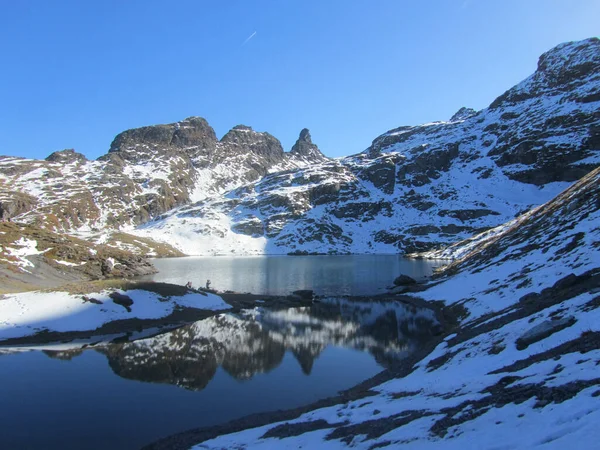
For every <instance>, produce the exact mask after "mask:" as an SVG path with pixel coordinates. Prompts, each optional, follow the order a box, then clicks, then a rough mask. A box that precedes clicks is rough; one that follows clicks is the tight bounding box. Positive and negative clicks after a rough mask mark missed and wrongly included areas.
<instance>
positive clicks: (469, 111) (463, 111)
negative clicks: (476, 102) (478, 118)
mask: <svg viewBox="0 0 600 450" xmlns="http://www.w3.org/2000/svg"><path fill="white" fill-rule="evenodd" d="M476 114H477V111H475V110H474V109H473V108H466V107H464V106H463V107H462V108H460V109H459V110H458V111H456V113H454V115H453V116H452V117H451V118H450V122H458V121H461V120H467V119H468V118H470V117H473V116H474V115H476Z"/></svg>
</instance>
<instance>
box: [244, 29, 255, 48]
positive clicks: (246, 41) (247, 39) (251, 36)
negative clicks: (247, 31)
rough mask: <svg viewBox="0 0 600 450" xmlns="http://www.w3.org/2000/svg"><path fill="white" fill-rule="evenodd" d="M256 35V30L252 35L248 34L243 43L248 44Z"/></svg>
mask: <svg viewBox="0 0 600 450" xmlns="http://www.w3.org/2000/svg"><path fill="white" fill-rule="evenodd" d="M254 36H256V31H255V32H254V33H252V34H251V35H250V36H248V37H247V38H246V40H245V41H244V43H243V44H242V45H246V44H247V43H248V41H249V40H250V39H252V38H253V37H254Z"/></svg>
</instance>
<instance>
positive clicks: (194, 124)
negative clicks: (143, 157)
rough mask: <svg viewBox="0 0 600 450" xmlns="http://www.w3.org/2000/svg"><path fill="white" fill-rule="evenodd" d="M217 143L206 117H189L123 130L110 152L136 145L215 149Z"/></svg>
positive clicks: (111, 146) (128, 148)
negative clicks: (177, 120)
mask: <svg viewBox="0 0 600 450" xmlns="http://www.w3.org/2000/svg"><path fill="white" fill-rule="evenodd" d="M216 143H217V136H216V134H215V130H213V128H212V127H211V126H210V125H209V124H208V122H207V121H206V120H205V119H203V118H202V117H188V118H187V119H184V120H182V121H180V122H175V123H169V124H164V125H151V126H146V127H140V128H133V129H130V130H126V131H123V132H122V133H119V134H118V135H117V136H116V137H115V139H114V140H113V142H112V144H111V145H110V150H109V153H110V152H119V151H127V150H132V149H136V147H150V148H167V147H169V148H189V147H198V148H204V149H214V147H215V145H216Z"/></svg>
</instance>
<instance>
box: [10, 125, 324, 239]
mask: <svg viewBox="0 0 600 450" xmlns="http://www.w3.org/2000/svg"><path fill="white" fill-rule="evenodd" d="M326 160H327V158H326V157H325V156H324V155H323V154H322V153H321V152H320V151H319V150H318V148H317V147H316V146H314V145H313V144H312V143H311V141H310V134H309V133H308V130H303V132H302V136H301V138H300V139H299V140H298V143H297V144H296V145H295V146H294V149H293V150H292V151H291V152H289V153H286V152H284V151H283V148H282V147H281V143H280V142H279V141H278V140H277V139H276V138H274V137H273V136H271V135H270V134H268V133H261V132H256V131H253V130H252V128H250V127H247V126H244V125H238V126H236V127H234V128H233V129H232V130H230V131H229V132H228V133H227V134H226V135H225V136H223V138H222V139H221V140H220V141H219V140H217V138H216V136H215V132H214V130H213V129H212V128H211V127H210V126H209V125H208V123H207V122H206V120H204V119H202V118H199V117H190V118H187V119H185V120H183V121H181V122H177V123H173V124H168V125H155V126H150V127H142V128H137V129H133V130H128V131H125V132H123V133H121V134H119V135H118V136H117V137H116V138H115V139H114V141H113V142H112V144H111V146H110V150H109V152H108V153H107V154H106V155H104V156H102V157H101V158H99V159H98V160H97V161H88V160H87V159H86V158H85V156H84V155H82V154H79V153H76V152H75V151H74V150H72V149H69V150H63V151H59V152H55V153H52V154H51V155H50V156H48V158H46V160H45V161H37V160H30V159H24V158H15V157H0V217H1V218H13V219H15V220H19V221H22V222H27V223H33V224H36V225H38V226H41V227H44V228H46V229H51V230H56V231H68V232H88V233H89V232H94V231H100V230H114V229H119V228H123V227H130V228H131V227H133V226H135V225H138V224H142V223H145V222H147V221H148V220H150V219H152V218H154V217H156V216H158V215H159V214H162V213H164V212H166V211H169V210H171V209H172V208H174V207H176V206H179V205H182V204H187V203H190V202H191V201H192V200H198V199H202V198H205V197H207V196H209V195H218V194H222V193H225V192H227V191H228V190H230V189H232V188H235V187H238V186H241V185H243V184H245V183H248V182H252V181H255V180H258V179H260V178H261V177H263V176H265V175H266V174H268V173H270V172H279V171H282V170H291V169H295V168H298V167H305V166H307V165H310V164H314V163H318V162H322V161H326Z"/></svg>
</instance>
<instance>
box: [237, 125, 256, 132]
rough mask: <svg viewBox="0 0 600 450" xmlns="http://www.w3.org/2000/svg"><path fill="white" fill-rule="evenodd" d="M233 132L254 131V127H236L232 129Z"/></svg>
mask: <svg viewBox="0 0 600 450" xmlns="http://www.w3.org/2000/svg"><path fill="white" fill-rule="evenodd" d="M232 130H239V131H254V130H253V129H252V127H249V126H248V125H236V126H235V127H233V128H232Z"/></svg>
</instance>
